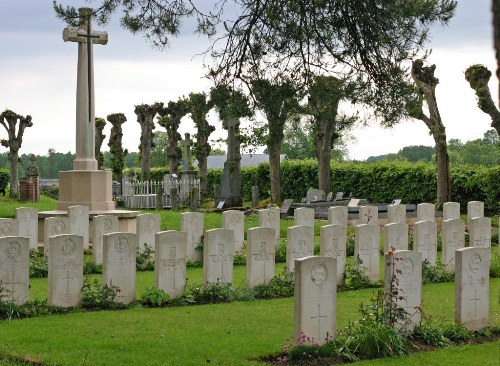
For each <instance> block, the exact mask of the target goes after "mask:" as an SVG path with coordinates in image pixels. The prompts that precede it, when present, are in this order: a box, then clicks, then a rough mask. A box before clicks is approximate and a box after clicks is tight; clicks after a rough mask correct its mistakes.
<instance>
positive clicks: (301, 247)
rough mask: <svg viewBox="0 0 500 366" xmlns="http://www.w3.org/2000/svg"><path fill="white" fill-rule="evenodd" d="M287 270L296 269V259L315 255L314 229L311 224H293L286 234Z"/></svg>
mask: <svg viewBox="0 0 500 366" xmlns="http://www.w3.org/2000/svg"><path fill="white" fill-rule="evenodd" d="M286 240H287V243H286V271H287V272H288V273H290V272H293V271H294V270H295V260H296V259H298V258H304V257H310V256H312V255H314V229H313V228H311V227H309V226H291V227H289V228H288V229H287V235H286Z"/></svg>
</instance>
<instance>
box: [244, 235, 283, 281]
mask: <svg viewBox="0 0 500 366" xmlns="http://www.w3.org/2000/svg"><path fill="white" fill-rule="evenodd" d="M275 252H276V249H275V246H274V230H273V229H271V228H269V227H254V228H251V229H248V231H247V281H248V284H249V286H250V287H254V286H256V285H260V284H263V283H266V282H269V281H270V280H271V279H272V278H273V277H274V268H275V263H274V258H275V254H276V253H275Z"/></svg>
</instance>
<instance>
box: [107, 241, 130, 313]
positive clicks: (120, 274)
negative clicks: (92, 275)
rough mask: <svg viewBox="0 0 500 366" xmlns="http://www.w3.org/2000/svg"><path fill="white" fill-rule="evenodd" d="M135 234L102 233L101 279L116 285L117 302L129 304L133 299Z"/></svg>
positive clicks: (108, 283)
mask: <svg viewBox="0 0 500 366" xmlns="http://www.w3.org/2000/svg"><path fill="white" fill-rule="evenodd" d="M135 240H136V234H131V233H111V234H104V235H103V243H102V244H103V271H102V280H103V282H104V283H105V284H107V285H108V286H110V285H113V286H118V288H119V289H120V292H119V293H118V294H117V299H116V301H117V302H120V303H122V304H130V303H131V302H133V301H134V300H135V277H136V274H135V256H136V248H137V244H136V242H135Z"/></svg>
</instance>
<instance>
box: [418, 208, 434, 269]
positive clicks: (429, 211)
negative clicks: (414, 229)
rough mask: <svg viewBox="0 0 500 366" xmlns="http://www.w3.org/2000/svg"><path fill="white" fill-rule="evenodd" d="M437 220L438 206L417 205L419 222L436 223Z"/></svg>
mask: <svg viewBox="0 0 500 366" xmlns="http://www.w3.org/2000/svg"><path fill="white" fill-rule="evenodd" d="M435 218H436V206H435V205H434V204H433V203H420V204H418V205H417V221H434V220H435ZM422 260H424V258H422Z"/></svg>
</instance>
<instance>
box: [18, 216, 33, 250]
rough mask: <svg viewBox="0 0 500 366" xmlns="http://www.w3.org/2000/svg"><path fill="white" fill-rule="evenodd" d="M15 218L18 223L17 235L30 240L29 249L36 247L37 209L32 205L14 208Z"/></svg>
mask: <svg viewBox="0 0 500 366" xmlns="http://www.w3.org/2000/svg"><path fill="white" fill-rule="evenodd" d="M16 220H17V221H18V223H19V236H24V237H26V238H29V240H30V249H37V248H38V210H37V209H36V208H33V207H18V208H16Z"/></svg>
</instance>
